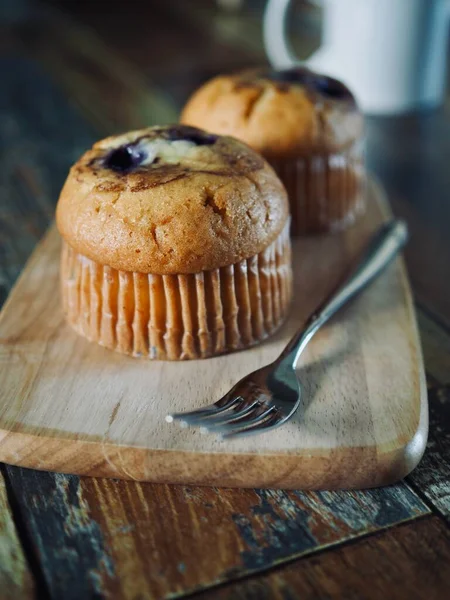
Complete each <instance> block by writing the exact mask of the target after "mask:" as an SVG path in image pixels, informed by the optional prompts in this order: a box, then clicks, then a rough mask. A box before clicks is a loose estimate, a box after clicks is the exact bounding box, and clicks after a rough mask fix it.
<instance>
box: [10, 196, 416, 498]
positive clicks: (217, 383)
mask: <svg viewBox="0 0 450 600" xmlns="http://www.w3.org/2000/svg"><path fill="white" fill-rule="evenodd" d="M370 189H371V193H370V200H369V206H370V210H369V212H368V214H367V217H366V218H365V219H363V220H361V221H360V223H359V224H358V226H356V227H354V228H353V229H351V230H349V231H348V232H346V233H344V234H342V235H341V236H331V237H327V238H323V239H319V238H314V239H312V238H311V239H307V240H306V239H303V240H296V241H295V243H294V246H293V253H294V256H295V257H296V259H297V260H296V266H294V272H295V276H294V286H296V291H294V297H295V298H296V306H295V310H293V311H292V313H291V317H290V319H289V321H288V323H286V326H284V327H283V328H282V329H281V330H280V332H279V333H278V334H277V335H275V336H274V337H273V338H272V339H271V340H269V342H268V343H265V344H262V345H260V346H258V347H255V348H253V349H250V350H247V351H243V352H242V353H240V354H239V356H237V355H236V354H234V355H233V354H230V355H227V356H222V357H216V358H213V359H210V360H208V361H195V362H193V361H188V362H184V363H164V362H160V361H155V362H153V363H148V362H146V361H144V360H136V359H134V360H133V359H130V358H128V357H126V356H122V355H117V354H113V353H111V352H108V351H107V350H104V349H102V348H100V347H99V346H97V345H95V344H89V343H87V342H86V341H85V340H84V339H83V338H80V337H78V336H76V335H75V334H74V333H73V332H72V331H71V330H69V328H68V327H67V326H66V325H65V323H64V321H63V318H62V314H61V308H60V300H59V297H58V294H57V293H55V290H57V289H58V263H59V238H58V237H57V235H56V234H55V233H54V232H50V234H49V235H48V236H47V237H46V239H45V240H44V242H43V243H42V244H41V246H40V248H39V249H38V251H37V252H36V253H35V254H34V255H33V258H32V260H31V262H30V263H29V265H28V266H27V267H26V268H25V270H24V272H23V274H22V276H21V279H20V281H19V283H18V285H17V287H16V289H15V290H14V291H13V292H12V294H11V296H10V298H9V300H8V301H7V303H6V305H5V308H4V310H3V312H2V315H1V317H0V361H1V364H2V372H1V374H0V390H1V391H0V411H1V412H0V424H1V429H2V439H1V440H0V457H1V458H2V460H4V461H5V462H9V463H12V464H19V465H21V466H27V467H33V468H39V469H48V470H55V471H63V472H71V473H76V474H89V475H100V476H113V477H123V478H130V479H138V480H149V481H159V482H172V483H197V484H207V485H211V484H213V485H214V484H220V485H226V486H242V485H243V486H245V487H254V486H260V487H286V488H303V489H317V488H319V489H330V488H331V489H333V488H340V487H346V488H348V487H351V488H353V487H367V486H373V485H380V484H386V483H390V482H392V481H396V480H398V479H400V478H401V477H403V476H404V475H406V474H407V473H408V472H409V471H411V469H412V468H414V467H415V465H416V464H417V462H418V460H420V457H421V455H422V452H423V450H424V446H425V442H426V435H427V408H426V393H425V390H424V375H423V366H422V359H421V353H420V348H419V346H418V340H417V333H416V325H415V320H414V314H413V309H412V304H411V299H410V297H409V290H408V288H407V283H406V279H405V275H404V273H403V270H402V267H401V265H400V263H398V264H397V265H396V266H394V267H393V268H390V269H389V270H388V271H387V272H386V273H385V274H383V276H381V277H380V278H379V279H378V280H377V281H376V282H375V283H374V284H372V286H371V288H370V289H369V290H367V292H366V293H365V294H363V295H362V296H361V297H360V298H358V299H357V300H356V301H355V302H354V303H352V305H351V306H350V307H348V309H346V310H345V311H343V312H342V313H341V314H340V315H339V316H338V317H337V318H336V319H335V320H334V321H333V322H332V324H331V325H330V326H328V327H326V328H325V329H324V331H323V332H322V333H320V334H319V335H318V336H317V338H315V339H314V340H313V342H312V344H311V348H310V349H309V348H308V349H307V351H306V355H305V360H304V361H303V362H302V364H301V367H300V369H299V377H300V380H301V381H302V384H303V386H304V398H305V400H304V405H303V407H302V410H300V411H299V413H298V414H297V415H295V416H294V418H293V419H292V420H291V421H290V422H289V423H287V424H286V425H285V426H284V427H282V428H280V429H278V430H276V431H274V432H271V433H270V434H267V435H261V436H254V437H250V438H247V439H244V440H236V441H232V442H220V441H219V440H218V439H217V438H216V437H215V436H203V435H202V434H201V433H200V432H199V431H198V430H191V429H188V430H186V429H181V428H179V427H177V426H175V425H169V424H166V423H165V422H164V417H165V415H166V414H167V413H168V412H171V411H174V410H175V411H179V410H183V409H188V408H194V407H197V406H201V405H203V404H205V399H209V398H213V397H220V396H221V395H222V394H223V393H224V392H226V391H227V390H228V389H229V388H230V387H231V385H232V384H233V383H234V382H236V381H238V380H239V379H240V378H241V377H243V376H244V375H245V374H246V373H248V372H251V371H252V370H254V369H255V368H257V367H258V366H260V365H261V364H268V363H269V362H271V361H272V360H273V359H274V358H275V357H276V356H277V355H278V354H279V353H280V352H281V350H282V348H283V347H284V346H285V345H286V343H287V341H288V340H289V338H290V337H291V335H292V334H293V332H294V331H295V330H296V329H297V328H298V327H299V326H300V325H301V323H302V322H303V321H304V320H305V318H306V317H307V316H308V314H309V313H311V312H312V311H313V310H314V308H315V307H316V306H317V305H318V304H319V303H320V300H321V299H322V298H323V296H324V295H325V294H326V293H327V292H329V290H330V287H331V284H330V282H331V281H333V280H334V281H336V278H337V277H339V276H340V274H341V273H343V272H344V271H345V269H346V268H348V265H349V263H350V262H351V261H352V259H353V258H354V257H355V255H357V254H358V253H359V251H360V249H361V247H362V246H363V245H364V244H365V243H366V241H367V239H368V237H369V236H370V232H372V231H373V230H374V229H375V228H376V227H377V224H379V223H380V221H381V213H380V207H379V205H378V202H380V201H381V200H380V198H381V196H380V192H379V191H377V188H376V187H375V186H374V185H372V186H371V188H370ZM318 265H320V269H319V267H318ZM44 282H45V283H44ZM305 290H307V294H305ZM31 299H33V302H32V303H30V300H31ZM387 324H388V325H387ZM343 398H345V402H344V403H343V401H342V399H343ZM11 399H14V400H13V402H11ZM344 409H345V410H344ZM137 415H139V417H138V418H137Z"/></svg>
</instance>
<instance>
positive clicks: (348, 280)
mask: <svg viewBox="0 0 450 600" xmlns="http://www.w3.org/2000/svg"><path fill="white" fill-rule="evenodd" d="M407 239H408V229H407V226H406V223H405V222H404V221H398V220H394V221H390V222H389V223H385V224H384V225H382V226H381V227H380V229H379V230H378V231H377V232H376V233H375V234H374V236H373V238H372V240H371V241H370V242H369V244H368V246H367V248H366V250H365V251H364V254H363V256H362V257H361V259H360V260H359V261H358V263H357V264H356V265H355V266H354V267H353V269H351V271H350V273H349V274H348V275H347V276H346V277H345V278H344V280H343V281H342V282H341V283H340V284H339V285H338V287H337V288H336V289H335V290H334V292H333V293H332V294H331V295H330V296H329V297H328V298H327V299H326V300H325V302H324V303H323V304H322V305H321V306H320V307H319V308H318V309H317V310H316V311H315V312H314V313H313V314H312V315H311V316H310V317H309V319H308V320H307V322H306V324H305V327H303V328H302V329H300V330H299V331H298V332H297V333H296V334H295V335H294V336H293V338H292V339H291V341H290V342H289V343H288V345H287V346H286V348H285V350H284V351H283V353H282V355H281V357H280V358H281V359H286V358H287V359H288V361H289V362H290V363H291V364H292V365H293V366H294V368H295V367H296V365H297V362H298V360H299V358H300V355H301V353H302V352H303V350H304V349H305V346H306V344H307V343H308V342H309V340H310V339H311V338H312V337H313V335H314V334H315V333H316V332H317V331H318V329H320V327H321V326H322V325H323V324H324V323H326V322H327V321H328V320H329V319H330V318H331V317H332V316H333V315H334V314H336V313H337V311H338V310H339V309H340V308H341V307H342V306H344V304H346V303H347V302H348V301H349V300H350V299H351V298H353V297H354V296H355V295H356V294H358V293H359V292H360V291H361V290H362V289H363V288H365V287H366V285H368V284H369V283H370V282H371V281H372V280H373V279H374V278H375V277H376V276H377V275H379V274H380V273H381V271H383V269H384V268H385V267H386V266H387V265H388V264H389V263H390V262H391V261H392V259H393V258H394V257H395V256H396V255H397V253H398V252H399V250H401V249H402V248H403V246H404V245H405V244H406V241H407ZM291 361H292V362H291Z"/></svg>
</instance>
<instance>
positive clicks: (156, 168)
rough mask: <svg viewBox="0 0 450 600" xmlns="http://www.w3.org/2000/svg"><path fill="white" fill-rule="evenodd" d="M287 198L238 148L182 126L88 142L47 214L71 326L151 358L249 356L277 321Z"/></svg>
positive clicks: (284, 299) (286, 270) (285, 302)
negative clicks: (241, 352)
mask: <svg viewBox="0 0 450 600" xmlns="http://www.w3.org/2000/svg"><path fill="white" fill-rule="evenodd" d="M288 214H289V212H288V201H287V197H286V192H285V189H284V187H283V185H282V184H281V182H280V180H279V179H278V178H277V176H276V175H275V173H274V171H273V169H272V168H271V167H270V166H269V165H268V164H267V163H266V162H265V161H264V159H263V158H262V157H261V156H259V155H258V154H257V153H255V152H254V151H253V150H251V149H250V148H249V147H248V146H246V145H245V144H243V143H241V142H239V141H237V140H234V139H232V138H229V137H221V136H217V135H212V134H208V133H206V132H204V131H201V130H200V129H196V128H193V127H187V126H183V125H175V126H167V127H153V128H149V129H144V130H141V131H133V132H130V133H127V134H125V135H121V136H118V137H110V138H107V139H105V140H102V141H100V142H98V143H96V144H95V145H94V146H93V148H92V149H91V150H89V151H88V152H86V154H85V155H84V156H82V157H81V158H80V160H79V161H78V162H77V163H76V164H75V165H74V166H73V167H72V169H71V171H70V173H69V176H68V178H67V181H66V183H65V185H64V187H63V190H62V192H61V196H60V198H59V201H58V206H57V211H56V221H57V226H58V229H59V231H60V233H61V236H62V238H63V249H62V256H61V285H62V298H63V304H64V310H65V313H66V316H67V320H68V322H69V323H70V325H71V326H72V327H73V328H74V329H75V330H76V331H77V332H78V333H80V334H81V335H83V336H85V337H86V338H88V339H89V340H92V341H95V342H98V343H99V344H101V345H103V346H106V347H108V348H112V349H114V350H117V351H119V352H123V353H125V354H129V355H133V356H146V357H148V358H152V359H170V360H180V359H194V358H204V357H208V356H213V355H216V354H221V353H224V352H229V351H231V350H237V349H241V348H246V347H248V346H251V345H253V344H255V343H257V342H259V341H261V340H263V339H264V338H266V337H267V336H268V335H270V334H271V333H272V332H273V331H274V330H275V329H276V328H277V327H278V326H279V325H280V324H281V323H282V321H283V319H284V318H285V316H286V314H287V311H288V307H289V303H290V299H291V286H292V272H291V256H290V254H291V251H290V242H289V216H288Z"/></svg>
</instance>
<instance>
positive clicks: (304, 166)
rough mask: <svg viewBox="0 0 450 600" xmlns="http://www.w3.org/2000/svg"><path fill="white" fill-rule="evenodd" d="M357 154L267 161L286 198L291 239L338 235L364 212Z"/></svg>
mask: <svg viewBox="0 0 450 600" xmlns="http://www.w3.org/2000/svg"><path fill="white" fill-rule="evenodd" d="M361 154H362V153H361V151H359V150H358V149H357V148H355V147H354V148H352V149H351V150H350V151H348V152H347V153H345V152H342V153H335V154H325V155H319V154H317V155H312V156H309V157H297V158H295V159H283V160H281V159H279V160H272V159H271V160H270V161H269V162H270V164H271V165H272V166H273V168H274V169H275V171H276V172H277V174H278V176H279V177H280V179H281V180H282V182H283V183H284V185H285V187H286V190H287V192H288V195H289V203H290V208H291V218H292V226H291V235H294V236H295V235H304V234H308V233H320V232H326V231H339V230H342V229H345V228H346V227H347V226H349V225H351V224H352V223H353V222H354V221H355V220H356V218H357V216H358V215H359V214H360V213H362V212H363V211H364V207H365V187H366V176H365V170H364V167H363V162H362V156H361Z"/></svg>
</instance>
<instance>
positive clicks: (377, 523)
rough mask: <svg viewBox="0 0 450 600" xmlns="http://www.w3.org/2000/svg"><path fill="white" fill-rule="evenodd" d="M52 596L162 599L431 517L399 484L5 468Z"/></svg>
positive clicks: (68, 597)
mask: <svg viewBox="0 0 450 600" xmlns="http://www.w3.org/2000/svg"><path fill="white" fill-rule="evenodd" d="M9 471H10V473H11V485H12V486H13V487H14V489H17V490H20V492H21V493H20V497H19V498H18V502H19V504H20V508H21V511H22V514H23V517H24V520H25V522H26V523H27V526H28V528H29V532H30V535H31V534H32V537H33V539H34V540H35V547H36V552H37V554H38V556H39V559H40V562H41V564H42V566H43V570H44V575H45V578H46V581H47V585H48V588H49V589H50V591H51V596H52V597H53V598H56V599H59V598H64V599H65V600H71V599H72V598H73V599H74V600H78V599H80V598H91V597H98V595H97V596H95V594H101V596H102V597H106V598H108V597H112V598H118V599H122V598H124V599H127V600H128V599H129V600H134V599H136V598H150V599H153V598H154V599H158V600H161V599H163V598H173V597H180V596H183V595H187V594H189V593H192V592H195V591H198V590H202V589H206V588H208V587H212V586H215V585H217V584H220V583H222V582H226V581H230V580H232V579H237V578H241V577H245V576H248V575H250V574H253V573H258V572H260V571H263V570H265V569H267V568H269V567H272V566H274V565H279V564H281V563H283V562H285V561H286V560H290V559H292V558H293V557H298V556H306V555H308V554H311V553H314V552H316V551H317V550H318V549H324V548H330V547H332V546H334V545H336V544H338V543H340V542H342V541H344V540H349V539H356V538H358V537H360V536H362V535H365V534H367V533H370V532H373V531H377V530H380V529H384V528H387V527H389V526H391V525H392V524H393V523H399V522H402V521H405V520H411V519H416V518H417V517H420V516H423V515H426V514H429V509H428V508H427V507H426V506H425V505H424V504H423V502H421V501H420V500H419V499H418V498H417V496H416V495H415V494H414V493H413V492H412V491H411V490H410V489H408V487H406V486H405V485H403V484H398V485H395V486H390V487H387V488H383V489H375V490H368V491H366V492H358V491H340V492H316V493H312V492H309V493H307V492H298V491H281V490H232V489H217V488H206V487H205V488H194V487H188V486H169V485H157V484H147V483H139V482H133V481H119V480H113V479H94V478H77V477H72V476H64V475H54V474H51V473H38V472H36V471H31V470H28V469H15V468H9Z"/></svg>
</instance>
